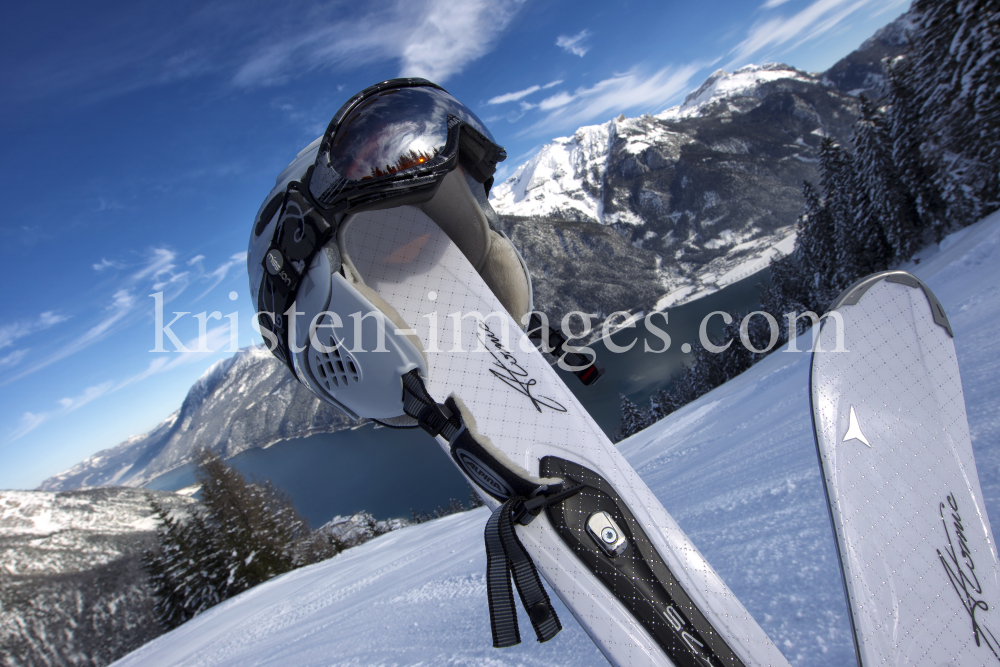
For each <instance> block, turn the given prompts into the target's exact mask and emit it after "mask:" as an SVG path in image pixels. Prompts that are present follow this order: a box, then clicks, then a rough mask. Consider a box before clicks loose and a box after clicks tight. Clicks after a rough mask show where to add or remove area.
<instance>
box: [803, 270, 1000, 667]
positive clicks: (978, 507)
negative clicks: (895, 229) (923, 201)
mask: <svg viewBox="0 0 1000 667" xmlns="http://www.w3.org/2000/svg"><path fill="white" fill-rule="evenodd" d="M831 311H832V315H831V316H829V317H828V318H827V319H826V320H825V321H824V322H823V325H822V329H821V332H820V334H819V337H818V343H819V344H818V349H817V350H815V351H814V353H813V360H812V377H811V385H812V389H811V400H812V409H813V421H814V426H815V432H816V443H817V447H818V450H819V457H820V461H821V463H822V466H823V478H824V482H825V485H826V491H827V496H828V500H829V506H830V515H831V518H832V521H833V527H834V531H835V533H836V539H837V546H838V549H839V553H840V561H841V566H842V571H843V575H844V582H845V587H846V590H847V597H848V603H849V604H848V606H849V608H850V612H851V619H852V626H853V632H854V640H855V646H856V650H857V654H858V661H859V663H860V664H861V665H862V666H863V667H873V666H874V665H997V664H1000V561H998V559H997V550H996V545H995V543H994V541H993V534H992V531H991V529H990V522H989V520H988V519H987V516H986V509H985V505H984V504H983V494H982V490H981V489H980V486H979V477H978V475H977V473H976V464H975V460H974V458H973V453H972V443H971V441H970V439H969V426H968V422H967V420H966V416H965V400H964V398H963V395H962V383H961V380H960V378H959V373H958V362H957V359H956V357H955V346H954V343H953V342H952V333H951V328H950V324H949V323H948V319H947V317H946V316H945V313H944V309H943V308H942V307H941V304H940V303H939V302H938V300H937V299H936V298H935V297H934V295H933V294H932V293H931V291H930V290H929V289H928V288H927V286H926V285H924V284H923V283H922V282H921V281H919V280H918V279H917V278H915V277H914V276H912V275H910V274H908V273H905V272H902V271H888V272H884V273H879V274H876V275H873V276H870V277H868V278H866V279H864V280H862V281H860V282H858V283H856V284H855V285H854V286H852V287H851V288H850V289H848V290H847V291H846V292H844V294H843V295H841V297H840V298H839V299H838V300H837V302H836V303H835V304H834V306H833V308H832V309H831ZM838 317H839V318H840V320H841V321H842V325H843V326H842V327H841V326H840V322H839V321H838ZM838 337H840V340H838ZM838 348H839V351H838Z"/></svg>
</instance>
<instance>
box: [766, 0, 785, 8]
mask: <svg viewBox="0 0 1000 667" xmlns="http://www.w3.org/2000/svg"><path fill="white" fill-rule="evenodd" d="M786 2H788V0H767V2H765V3H764V4H763V5H761V6H760V8H761V9H774V8H775V7H780V6H781V5H783V4H785V3H786Z"/></svg>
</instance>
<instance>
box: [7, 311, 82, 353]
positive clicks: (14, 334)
mask: <svg viewBox="0 0 1000 667" xmlns="http://www.w3.org/2000/svg"><path fill="white" fill-rule="evenodd" d="M68 319H69V318H68V317H66V316H64V315H57V314H56V313H54V312H52V311H47V312H44V313H42V314H41V315H39V316H38V317H37V318H35V319H34V320H22V321H20V322H13V323H11V324H5V325H3V326H0V349H3V348H5V347H10V346H11V345H13V344H14V343H15V342H16V341H17V340H18V339H20V338H24V337H25V336H30V335H31V334H33V333H35V332H38V331H43V330H45V329H48V328H49V327H53V326H55V325H57V324H60V323H62V322H65V321H66V320H68Z"/></svg>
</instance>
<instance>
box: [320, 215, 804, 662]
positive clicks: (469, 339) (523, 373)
mask: <svg viewBox="0 0 1000 667" xmlns="http://www.w3.org/2000/svg"><path fill="white" fill-rule="evenodd" d="M338 240H339V242H340V246H341V247H342V248H345V249H346V253H345V254H346V256H349V257H350V258H351V260H352V261H353V264H354V267H355V269H356V270H357V271H358V272H359V273H360V275H361V276H362V277H363V278H364V281H365V283H366V284H367V285H368V286H369V287H371V288H372V289H373V290H374V291H375V292H377V293H378V294H379V295H380V296H382V297H383V298H384V299H385V300H386V301H387V302H388V303H389V304H390V305H391V306H392V307H394V308H395V310H396V311H397V312H398V313H399V315H400V316H401V318H402V319H403V320H404V321H405V322H407V323H408V324H409V325H410V326H412V327H413V328H414V329H415V332H416V335H417V336H418V337H419V338H420V340H421V341H422V343H423V347H424V349H425V350H426V353H427V360H428V372H427V378H426V386H427V389H428V391H429V392H430V394H431V396H432V397H433V398H434V399H435V400H436V401H437V402H439V403H443V402H445V400H446V398H448V397H449V396H450V395H452V394H454V395H456V396H457V397H458V398H459V399H461V401H462V402H463V403H464V405H465V407H466V408H467V409H468V411H469V413H470V414H471V416H472V417H473V420H474V427H475V431H476V433H478V434H482V435H484V436H487V437H488V438H489V439H490V440H491V441H492V443H493V445H495V446H496V447H497V448H498V449H500V450H501V451H502V452H503V454H504V455H506V457H507V458H509V459H510V460H511V461H513V462H514V463H515V464H517V465H518V466H520V467H522V468H523V469H524V470H526V471H527V472H529V473H531V474H532V475H537V476H538V477H565V476H570V477H573V478H574V479H576V480H578V481H579V480H581V479H583V480H584V481H586V482H587V483H588V484H589V485H590V487H588V491H587V492H586V493H580V494H577V495H576V496H574V497H573V498H570V499H568V500H567V501H565V503H563V504H562V505H561V506H560V507H558V508H554V509H552V508H550V510H548V511H545V512H542V513H541V515H540V516H538V518H537V519H535V520H534V521H533V522H532V523H530V525H527V526H517V531H516V532H517V535H518V536H519V538H520V540H521V541H522V543H523V544H524V546H525V547H526V549H527V551H528V552H529V554H530V556H531V558H532V560H533V561H534V563H535V564H536V565H537V567H538V569H539V571H540V572H541V574H542V575H543V577H544V579H545V580H546V581H547V582H548V584H549V585H550V586H551V588H552V589H553V590H554V591H555V593H556V594H557V595H558V596H559V597H560V598H561V599H562V600H563V602H564V603H565V604H566V606H567V607H568V608H569V609H570V610H572V613H573V614H574V615H575V616H576V618H577V620H578V621H579V622H580V624H581V625H582V626H583V627H584V628H585V629H586V631H587V632H588V633H589V634H590V636H591V637H593V639H594V641H595V642H596V644H597V645H598V646H599V647H600V649H601V651H603V653H604V654H605V655H606V656H607V658H608V660H609V661H611V663H613V664H615V665H635V666H638V665H692V666H694V665H700V666H702V667H705V666H707V665H713V666H719V667H721V666H722V665H732V666H736V665H747V666H749V665H787V664H788V663H787V662H786V660H785V659H784V657H783V656H782V655H781V653H780V652H779V651H778V649H777V648H776V647H775V646H774V644H773V643H772V642H771V641H770V640H769V639H768V637H767V636H766V635H765V633H764V632H763V630H761V628H760V626H759V625H758V624H757V623H756V621H755V620H754V619H753V618H752V617H751V616H750V614H749V613H748V612H747V610H746V609H745V608H744V607H743V605H742V604H741V603H740V602H739V601H738V600H737V599H736V597H735V596H734V595H733V593H732V592H731V591H730V590H729V588H728V587H727V586H726V585H725V583H724V582H723V581H722V579H721V578H720V577H719V576H718V574H716V572H715V571H714V570H713V569H712V567H711V566H710V565H709V564H708V562H707V561H706V560H705V559H704V558H703V557H702V556H701V554H700V553H699V552H698V550H697V549H696V548H695V546H694V545H693V544H692V543H691V541H690V540H689V539H688V538H687V536H686V535H685V534H684V533H683V532H682V531H681V529H680V527H679V526H678V525H677V523H676V522H675V521H674V520H673V519H672V518H671V517H670V515H669V514H667V512H666V510H664V508H663V506H662V505H661V504H660V502H659V501H658V500H657V499H656V497H655V496H654V495H653V494H652V493H651V492H650V490H649V489H648V488H647V486H646V485H645V484H644V483H643V481H642V480H641V479H640V478H639V476H638V475H637V474H636V472H635V471H634V470H633V469H632V467H631V466H630V465H629V464H628V463H627V462H626V461H625V459H624V458H623V457H622V456H621V454H619V452H618V450H617V449H616V448H615V446H614V445H613V444H612V443H611V442H610V441H609V440H608V438H607V437H606V436H605V435H604V433H603V432H602V431H601V429H600V428H599V427H598V426H597V424H596V423H595V422H594V421H593V420H592V419H591V418H590V416H589V415H588V413H587V412H586V410H584V409H583V407H582V406H581V405H580V403H579V402H578V401H577V400H576V398H575V397H574V396H573V394H572V393H571V392H570V391H569V389H568V388H567V387H566V386H565V385H564V384H563V383H562V381H561V380H560V379H559V377H558V375H557V374H556V373H555V372H554V371H553V369H552V368H551V367H550V365H549V364H548V363H547V362H546V360H545V359H544V358H543V356H542V355H541V354H540V353H539V352H538V351H537V350H535V349H534V346H533V345H532V344H531V342H530V341H529V340H528V339H527V337H526V336H525V334H524V332H522V331H521V329H520V328H519V327H518V325H517V324H516V323H515V322H514V321H513V319H511V318H510V316H509V315H507V313H506V312H505V311H504V308H503V306H502V305H501V304H500V302H499V301H498V300H497V298H496V297H495V296H494V295H493V293H492V292H491V291H490V289H489V288H488V287H487V285H486V283H485V282H484V281H483V279H482V278H481V277H480V275H479V274H478V273H477V272H476V270H475V269H474V268H473V266H472V265H471V264H470V263H469V261H468V260H467V259H466V257H465V256H464V255H463V254H462V252H461V251H460V250H459V249H458V247H457V246H456V245H455V244H454V243H453V242H452V241H451V240H450V239H449V238H448V236H446V235H445V233H444V232H442V231H441V229H440V228H438V227H437V225H435V224H434V222H433V221H432V220H431V219H430V218H428V217H427V216H426V215H425V214H424V213H422V212H421V211H420V210H419V209H417V208H415V207H412V206H403V207H397V208H392V209H387V210H382V211H372V212H364V213H360V214H357V215H356V216H351V217H349V218H348V219H347V220H345V221H344V223H343V224H342V225H341V228H340V232H339V235H338ZM476 312H478V313H481V314H482V315H484V316H489V315H490V314H491V313H492V314H493V315H492V316H489V317H487V318H486V320H485V322H480V321H479V320H478V318H476V317H474V316H469V314H471V313H476ZM463 316H466V317H463ZM439 442H440V443H441V444H442V445H444V444H445V443H444V440H443V439H440V438H439ZM469 470H470V468H469V466H466V468H465V470H463V472H465V473H466V474H467V475H468V474H469ZM480 481H482V480H480ZM616 498H617V500H616ZM488 502H489V503H490V506H491V507H494V508H495V507H496V506H497V502H496V501H495V500H493V499H488ZM605 513H606V515H605ZM608 521H610V523H607V522H608ZM601 522H605V523H601ZM585 523H586V528H587V530H588V531H590V533H586V532H584V529H583V526H584V524H585ZM612 526H613V527H614V529H617V530H620V531H621V535H618V534H617V533H616V535H615V536H611V534H610V533H608V532H607V530H606V529H607V528H609V527H612ZM602 535H603V536H604V538H605V540H606V544H604V545H601V544H600V543H599V542H598V538H599V537H600V536H602ZM611 537H614V538H615V539H610V538H611ZM608 540H610V541H608ZM622 540H624V542H622ZM643 568H645V569H643ZM626 587H631V588H628V590H626ZM645 589H648V590H649V591H652V592H651V593H650V594H649V596H648V599H646V600H642V599H637V598H639V597H641V596H637V595H636V594H635V591H641V590H645Z"/></svg>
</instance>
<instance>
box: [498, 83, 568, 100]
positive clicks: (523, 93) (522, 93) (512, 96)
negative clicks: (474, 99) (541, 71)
mask: <svg viewBox="0 0 1000 667" xmlns="http://www.w3.org/2000/svg"><path fill="white" fill-rule="evenodd" d="M560 83H562V79H557V80H556V81H550V82H549V83H547V84H545V85H544V86H539V85H534V86H528V87H527V88H525V89H524V90H519V91H517V92H514V93H504V94H503V95H497V96H496V97H491V98H490V99H489V100H488V101H487V102H486V103H487V104H506V103H507V102H516V101H518V100H519V99H522V98H524V97H527V96H528V95H531V94H532V93H537V92H538V91H539V90H545V89H546V88H552V87H554V86H558V85H559V84H560Z"/></svg>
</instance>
